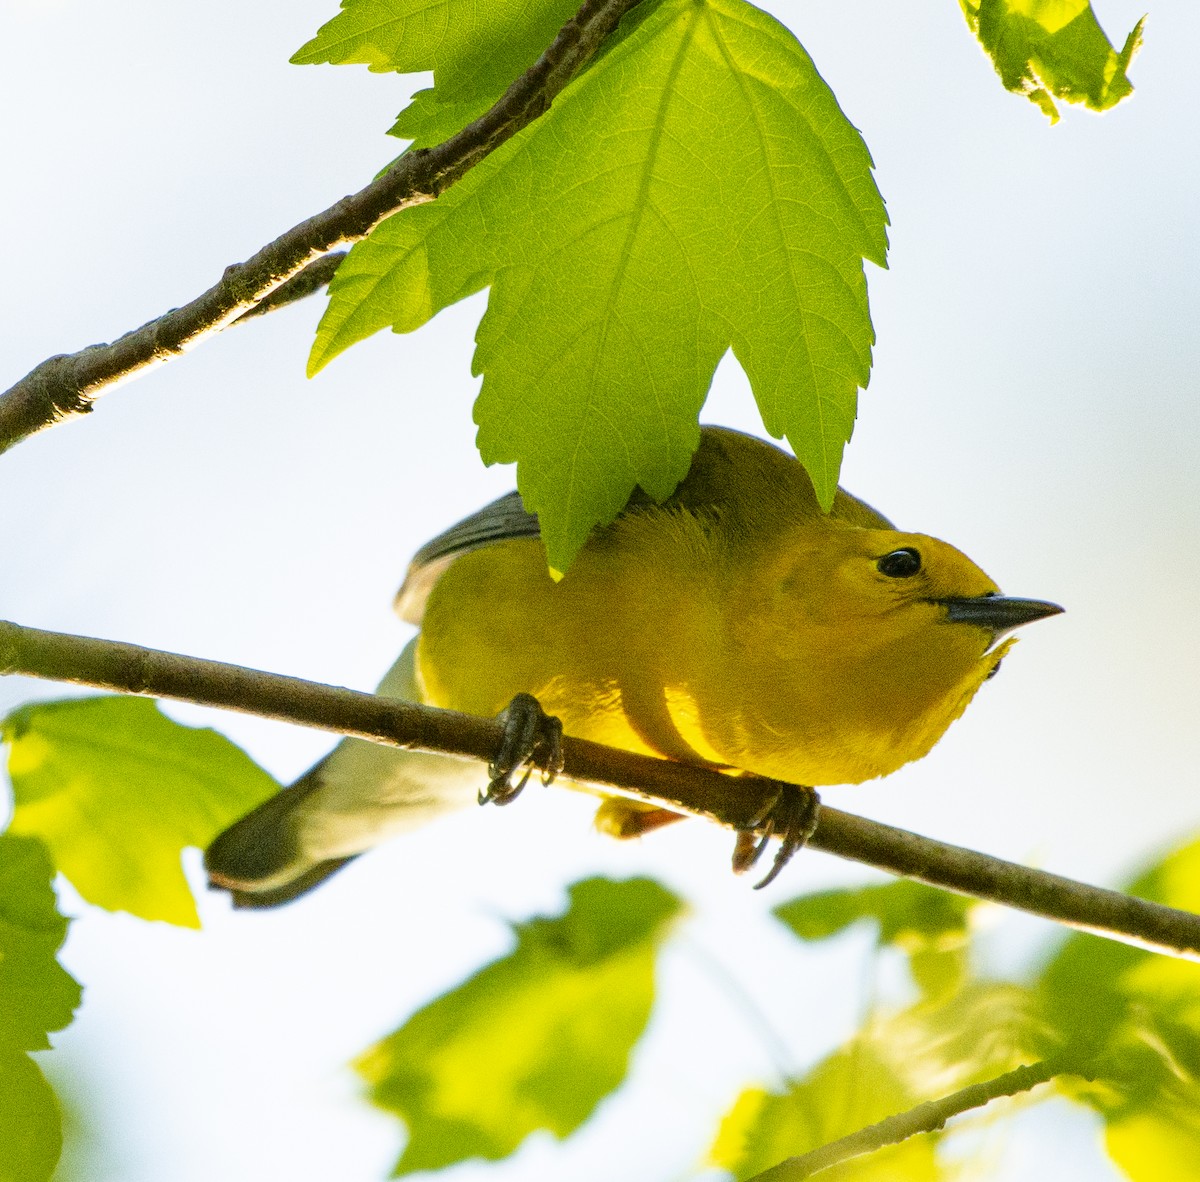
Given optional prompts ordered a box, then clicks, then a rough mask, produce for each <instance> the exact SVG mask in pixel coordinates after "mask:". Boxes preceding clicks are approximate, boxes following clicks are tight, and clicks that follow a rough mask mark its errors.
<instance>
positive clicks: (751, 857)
mask: <svg viewBox="0 0 1200 1182" xmlns="http://www.w3.org/2000/svg"><path fill="white" fill-rule="evenodd" d="M820 815H821V798H820V797H819V796H818V795H817V794H816V792H814V791H813V790H812V789H811V788H806V787H804V786H803V785H801V784H783V783H781V784H780V785H779V795H778V796H777V797H776V798H775V800H774V802H773V803H772V804H771V807H770V808H769V809H768V810H767V811H766V812H765V813H764V814H763V815H762V816H761V817H759V818H756V819H755V821H754V822H753V824H752V828H749V829H744V830H742V831H741V832H740V833H739V834H738V837H737V845H735V846H734V850H733V870H734V873H735V874H744V873H745V872H746V871H747V870H749V869H750V868H751V867H752V866H754V865H755V863H757V862H758V860H759V858H761V857H762V855H763V851H764V850H765V849H766V848H767V842H768V841H770V840H771V838H772V837H778V838H779V839H780V842H779V849H777V850H776V851H775V861H774V862H773V863H772V865H771V869H770V871H769V872H768V874H767V876H766V877H765V878H764V879H763V880H762V882H759V883H755V885H754V889H755V890H756V891H761V890H762V888H763V887H765V886H767V885H768V884H769V883H772V882H774V881H775V878H776V876H777V875H778V874H779V872H780V871H781V870H782V869H783V868H784V867H785V866H786V865H787V864H788V862H790V861H791V859H792V855H793V854H795V853H796V851H797V850H799V849H803V848H804V845H805V843H806V842H807V841H808V839H809V838H810V837H811V836H812V835H813V833H814V832H815V831H816V828H817V820H818V818H819V817H820ZM760 825H761V826H763V829H762V834H761V836H756V833H755V830H757V829H758V827H759V826H760Z"/></svg>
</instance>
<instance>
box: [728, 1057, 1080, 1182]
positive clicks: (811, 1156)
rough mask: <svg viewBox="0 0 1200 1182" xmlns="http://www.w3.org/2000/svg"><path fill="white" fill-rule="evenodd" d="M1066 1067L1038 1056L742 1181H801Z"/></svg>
mask: <svg viewBox="0 0 1200 1182" xmlns="http://www.w3.org/2000/svg"><path fill="white" fill-rule="evenodd" d="M1067 1071H1068V1069H1067V1068H1066V1067H1065V1066H1064V1065H1063V1064H1062V1063H1061V1062H1056V1061H1055V1060H1052V1059H1042V1060H1040V1061H1039V1062H1037V1063H1031V1064H1029V1065H1028V1066H1027V1067H1018V1068H1017V1069H1016V1070H1015V1071H1009V1072H1006V1073H1005V1074H1004V1075H998V1076H997V1077H996V1078H995V1079H990V1080H988V1081H987V1082H986V1083H978V1084H972V1085H971V1086H970V1087H966V1088H963V1089H962V1090H961V1091H958V1092H954V1093H953V1094H952V1095H950V1096H945V1097H943V1098H942V1099H941V1100H931V1101H930V1102H929V1103H927V1104H918V1105H917V1106H916V1108H910V1109H909V1110H908V1111H907V1112H901V1113H897V1115H895V1116H889V1117H888V1118H887V1119H886V1120H881V1121H880V1122H879V1123H878V1124H874V1125H868V1126H867V1127H866V1128H865V1129H859V1130H858V1132H856V1133H851V1134H850V1135H849V1136H848V1137H842V1138H840V1139H839V1140H837V1141H830V1142H829V1144H828V1145H821V1146H819V1147H818V1148H816V1149H813V1150H810V1151H809V1152H808V1153H802V1154H800V1156H798V1157H789V1158H788V1159H787V1160H786V1161H781V1162H780V1163H779V1164H778V1165H777V1166H772V1167H771V1168H770V1169H769V1170H764V1171H763V1172H762V1173H761V1174H755V1175H754V1177H753V1178H750V1179H748V1180H747V1182H800V1180H801V1179H802V1178H811V1177H812V1176H813V1174H816V1173H819V1172H820V1171H821V1170H827V1169H829V1168H830V1166H836V1165H838V1164H840V1163H841V1162H844V1161H848V1160H849V1159H850V1158H853V1157H861V1156H862V1155H863V1154H865V1153H873V1152H875V1150H877V1149H882V1148H884V1146H886V1145H896V1144H898V1143H899V1142H901V1141H907V1140H908V1138H909V1137H915V1136H917V1135H918V1134H919V1133H932V1132H935V1131H936V1130H938V1129H940V1128H942V1127H943V1126H944V1125H945V1123H946V1121H948V1120H949V1119H950V1118H951V1117H952V1116H958V1115H959V1114H960V1113H963V1112H968V1111H970V1110H971V1109H972V1108H982V1107H983V1106H984V1105H985V1104H989V1103H991V1101H993V1100H998V1099H999V1098H1000V1097H1001V1096H1015V1095H1017V1094H1018V1093H1019V1092H1028V1091H1029V1090H1030V1089H1031V1088H1035V1087H1037V1086H1038V1084H1043V1083H1046V1082H1047V1081H1048V1080H1050V1079H1053V1078H1054V1076H1056V1075H1062V1074H1065V1073H1066V1072H1067Z"/></svg>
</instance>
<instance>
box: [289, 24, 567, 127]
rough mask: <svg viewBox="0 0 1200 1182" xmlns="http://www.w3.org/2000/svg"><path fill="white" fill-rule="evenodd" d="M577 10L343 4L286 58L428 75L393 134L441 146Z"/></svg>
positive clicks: (519, 71)
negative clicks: (429, 81) (427, 83)
mask: <svg viewBox="0 0 1200 1182" xmlns="http://www.w3.org/2000/svg"><path fill="white" fill-rule="evenodd" d="M578 7H579V5H578V3H576V0H489V2H488V3H486V4H479V3H477V2H475V0H342V11H341V12H340V13H339V14H338V15H337V16H335V17H334V18H333V20H331V21H329V22H328V23H326V24H324V25H322V26H321V28H320V30H319V31H318V33H317V35H316V36H315V37H314V38H313V39H312V40H311V41H309V42H308V43H307V44H305V45H303V46H301V48H300V49H299V50H298V51H297V52H296V54H295V56H294V57H293V58H292V61H293V62H296V63H297V64H301V65H307V64H312V63H316V62H332V63H333V64H335V65H346V64H351V63H358V64H361V65H366V66H369V67H370V68H371V69H372V70H375V71H377V72H383V71H391V70H394V71H396V72H398V73H402V74H403V73H414V72H416V71H418V70H432V71H433V79H434V86H433V88H432V89H430V90H422V91H418V93H417V94H416V95H414V96H413V101H412V103H411V104H410V105H409V106H408V107H407V108H406V109H405V110H404V112H403V113H402V114H401V115H400V118H399V119H398V120H397V122H396V126H395V127H393V128H392V134H393V135H397V136H400V137H402V138H403V139H412V140H416V146H417V147H424V146H427V145H429V144H435V143H440V142H441V141H442V140H444V139H446V138H448V137H449V136H451V135H453V134H454V132H456V131H458V130H459V129H460V128H461V127H463V126H465V125H466V124H467V123H469V122H470V121H471V120H472V119H474V118H476V117H478V116H479V115H481V114H482V113H483V112H484V111H485V110H487V108H488V107H490V106H491V105H492V104H493V103H494V102H495V101H496V99H498V98H499V97H500V95H501V94H503V93H504V91H505V90H506V89H507V88H508V86H509V84H510V83H511V82H512V81H513V80H514V79H515V78H517V77H518V76H519V75H520V74H523V73H524V72H525V71H526V70H527V69H528V68H529V67H530V66H531V65H533V63H534V61H536V60H537V58H538V56H539V55H540V54H541V53H542V51H543V50H544V49H545V48H546V46H548V45H549V44H550V42H551V41H552V40H553V39H554V37H555V35H556V34H557V32H558V30H559V28H560V27H561V26H562V25H563V24H564V23H565V22H566V20H567V19H568V18H569V17H571V16H572V15H574V13H575V10H576V9H577V8H578Z"/></svg>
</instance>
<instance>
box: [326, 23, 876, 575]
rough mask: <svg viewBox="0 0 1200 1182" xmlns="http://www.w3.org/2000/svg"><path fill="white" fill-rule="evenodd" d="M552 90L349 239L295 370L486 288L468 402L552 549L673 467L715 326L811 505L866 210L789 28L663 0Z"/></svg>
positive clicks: (863, 363) (842, 382)
mask: <svg viewBox="0 0 1200 1182" xmlns="http://www.w3.org/2000/svg"><path fill="white" fill-rule="evenodd" d="M631 17H632V18H633V19H632V20H630V21H628V24H627V25H626V26H623V27H625V28H626V34H625V36H624V40H622V41H620V43H619V44H616V45H614V46H613V47H612V48H611V49H610V50H609V51H608V52H607V53H606V54H605V55H604V57H603V59H602V60H601V61H599V62H597V63H595V64H594V65H593V67H592V68H591V69H589V70H588V71H586V72H585V73H584V74H583V75H582V76H581V77H579V78H577V79H576V80H575V82H574V83H572V85H571V86H570V87H568V88H567V90H566V91H564V92H563V94H562V95H560V97H559V98H558V100H557V101H556V102H555V104H554V106H553V107H552V109H551V110H550V111H549V112H548V113H547V114H546V115H545V116H543V117H542V118H541V119H539V120H537V121H536V122H535V123H534V124H533V125H531V126H530V127H529V128H527V129H526V130H525V131H524V132H523V133H522V134H521V135H519V136H517V137H515V138H514V139H513V140H510V141H509V142H508V143H507V144H505V145H504V146H503V147H501V148H500V149H499V150H498V151H496V152H494V153H493V154H492V155H491V156H489V157H488V158H487V159H486V160H484V161H483V162H482V163H481V164H480V165H478V166H477V167H476V168H474V169H473V170H472V171H471V172H470V173H469V174H468V175H467V176H466V177H465V178H464V179H463V180H462V181H460V182H459V183H458V184H456V185H455V186H453V187H452V188H451V189H449V190H448V191H447V192H446V193H444V194H442V196H441V197H439V198H438V200H437V201H435V202H431V203H427V204H425V205H420V206H415V207H413V208H410V209H407V210H404V211H402V212H401V213H399V214H397V215H396V216H394V217H393V218H391V219H389V220H388V221H387V222H385V223H384V224H383V225H381V226H380V227H378V229H377V230H376V231H375V232H374V233H373V234H372V235H371V237H370V238H369V239H367V240H366V241H365V242H362V243H360V244H358V245H357V246H355V247H354V249H353V250H352V251H351V254H350V257H349V258H348V259H347V260H346V261H345V262H344V263H343V264H342V266H341V268H340V269H339V271H338V274H337V276H336V278H335V280H334V282H333V284H331V287H330V305H329V308H328V310H327V311H326V314H325V316H324V318H323V319H322V322H321V326H320V328H319V330H318V335H317V341H316V343H315V345H314V349H313V354H312V358H311V361H310V369H311V370H312V371H314V372H315V371H316V370H317V369H319V368H320V367H321V366H322V365H324V364H326V363H327V362H328V361H329V360H330V359H331V358H332V357H334V356H335V355H336V354H337V353H339V352H341V351H342V350H343V349H345V348H347V347H348V346H349V345H351V344H353V343H354V342H355V341H358V340H361V339H362V338H364V337H366V336H368V335H370V334H371V333H373V332H376V331H378V330H379V329H381V328H385V327H387V326H389V325H390V326H391V327H392V328H393V329H394V330H395V331H398V332H409V331H412V330H413V329H415V328H417V327H419V326H420V325H421V324H424V323H425V322H426V321H427V320H428V319H429V318H430V317H431V316H433V315H434V314H435V313H436V312H437V311H438V310H439V309H441V308H443V307H446V306H447V305H448V304H451V303H453V302H455V301H456V300H459V299H462V298H464V297H465V296H467V295H470V294H472V293H473V292H476V291H479V290H480V289H481V288H484V287H488V286H490V287H491V294H490V299H489V304H488V310H487V313H486V315H485V316H484V318H483V321H482V322H481V324H480V327H479V331H478V334H477V342H478V347H477V350H476V354H475V363H474V364H475V370H476V372H478V373H482V374H483V376H484V381H483V387H482V390H481V392H480V396H479V400H478V402H477V404H476V408H475V418H476V422H477V423H478V424H479V447H480V451H481V453H482V455H483V458H484V460H485V461H486V462H487V463H512V462H516V463H517V465H518V468H517V483H518V487H519V488H520V490H521V493H522V495H523V497H524V500H525V505H526V507H527V508H528V509H530V510H531V511H534V512H537V513H538V514H539V515H540V518H541V523H542V536H543V538H544V539H545V541H546V544H547V551H548V555H549V559H550V565H551V567H552V568H554V569H556V570H563V569H565V568H566V566H567V564H568V563H569V562H570V560H571V558H572V557H573V556H574V554H575V553H576V552H577V551H578V549H579V547H580V546H581V545H582V544H583V542H584V540H585V539H586V537H587V534H588V532H589V531H590V529H591V528H592V526H593V525H595V524H597V523H600V522H604V521H608V520H611V519H612V518H613V517H614V516H615V515H616V514H617V513H618V512H619V511H620V510H621V508H622V507H623V506H624V504H625V502H626V500H627V499H628V497H629V495H630V493H631V492H632V491H633V489H634V487H635V486H638V485H640V486H641V488H642V489H643V490H644V491H645V492H647V493H648V494H649V495H650V496H652V497H655V498H657V499H662V498H664V497H666V496H668V495H669V494H670V492H671V491H672V489H673V488H674V486H675V484H676V483H677V482H678V481H679V480H680V479H681V478H682V477H683V475H684V473H685V472H686V471H687V468H688V464H689V462H690V459H691V455H692V452H693V450H694V449H695V447H696V444H697V442H698V439H699V434H698V432H699V428H698V425H697V417H698V415H699V411H700V408H701V406H702V405H703V402H704V399H705V397H706V395H707V392H708V387H709V383H710V381H711V379H712V374H713V371H714V369H715V367H716V365H717V362H718V361H719V360H720V358H721V356H722V355H723V354H724V353H725V351H726V350H727V349H728V348H731V347H732V349H733V351H734V354H735V356H736V357H737V358H738V360H739V362H740V363H741V364H742V366H743V368H744V369H745V370H746V372H747V374H748V376H749V378H750V382H751V386H752V388H753V389H754V392H755V397H756V399H757V401H758V405H759V409H760V411H761V413H762V416H763V421H764V424H765V425H766V428H767V430H768V432H769V433H770V434H772V435H774V436H775V437H777V438H778V437H780V436H784V435H786V436H787V438H788V440H789V441H790V443H791V444H792V447H793V449H794V450H795V452H796V454H797V455H798V456H799V458H800V459H801V461H802V462H803V463H804V465H805V467H806V468H807V469H808V471H809V474H810V475H811V476H812V478H813V482H814V485H815V486H816V489H817V491H818V495H819V496H820V498H821V500H822V502H823V503H825V504H829V503H830V501H831V499H832V497H833V494H834V490H835V487H836V483H837V473H838V468H839V466H840V463H841V453H842V448H843V446H844V444H845V442H846V440H847V439H848V438H849V436H850V431H851V428H852V426H853V422H854V416H855V405H856V396H857V390H858V388H859V387H861V386H865V385H866V382H867V378H868V375H869V369H870V359H871V345H872V342H873V339H874V337H873V332H872V329H871V324H870V319H869V317H868V314H867V301H866V281H865V278H864V275H863V265H862V260H863V259H864V258H869V259H871V260H872V261H874V262H876V263H879V264H880V265H882V264H883V262H884V254H885V250H886V238H885V232H884V227H885V225H886V217H885V214H884V211H883V204H882V201H881V199H880V197H879V194H878V191H877V190H876V188H875V185H874V182H873V180H872V177H871V160H870V157H869V155H868V153H867V150H866V147H865V146H864V144H863V142H862V139H861V137H860V136H859V134H858V132H857V131H856V130H855V129H854V127H853V126H852V125H851V124H850V123H849V121H848V120H847V119H846V117H845V116H844V115H843V114H842V112H841V110H840V109H839V108H838V105H837V102H836V100H835V99H834V97H833V95H832V93H831V92H830V91H829V88H828V87H827V86H826V85H825V83H824V81H823V80H822V79H821V77H820V76H819V75H818V74H817V72H816V69H815V68H814V66H813V64H812V61H811V60H810V59H809V57H808V55H807V54H806V53H805V51H804V49H803V48H802V47H801V46H800V44H799V42H797V41H796V39H795V38H794V37H793V36H792V34H791V33H790V32H789V31H788V30H787V29H785V28H784V27H783V26H782V25H780V24H778V23H777V22H776V21H774V20H773V19H772V18H771V17H769V16H767V15H766V14H765V13H763V12H761V11H760V10H758V9H756V8H754V7H752V6H750V5H748V4H746V3H744V0H701V2H696V0H662V2H661V3H660V4H658V5H657V6H654V7H649V8H647V9H646V10H645V11H644V12H643V11H640V10H635V12H634V13H632V14H631Z"/></svg>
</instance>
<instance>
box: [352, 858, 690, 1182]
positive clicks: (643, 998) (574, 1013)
mask: <svg viewBox="0 0 1200 1182" xmlns="http://www.w3.org/2000/svg"><path fill="white" fill-rule="evenodd" d="M570 899H571V902H570V907H569V909H568V910H567V912H566V913H565V914H564V915H562V916H560V917H559V918H556V919H545V918H541V919H533V920H530V921H529V922H528V923H524V924H520V925H518V926H517V927H516V929H515V931H516V937H517V946H516V948H515V950H514V951H513V952H512V953H511V954H510V955H509V956H506V957H504V958H503V959H502V960H498V961H495V962H494V963H493V964H490V965H488V966H487V967H486V968H484V969H481V970H480V971H479V972H478V973H476V974H475V976H473V977H471V978H470V980H468V981H466V982H465V983H464V984H462V985H460V986H459V987H458V988H457V989H454V990H452V991H451V992H449V993H447V994H445V995H444V996H442V997H440V998H438V999H437V1000H436V1001H434V1002H432V1003H430V1004H429V1005H428V1006H426V1007H425V1008H424V1009H422V1010H419V1011H418V1012H417V1013H416V1014H414V1015H413V1016H412V1017H411V1018H410V1019H409V1020H408V1021H407V1022H406V1023H405V1024H404V1026H402V1027H401V1028H400V1029H399V1030H397V1031H396V1032H395V1033H394V1034H391V1035H389V1036H388V1037H387V1038H385V1039H383V1041H381V1042H379V1043H378V1044H376V1045H375V1046H374V1047H372V1048H371V1049H370V1050H368V1051H367V1052H366V1053H365V1054H363V1055H362V1057H361V1058H360V1059H359V1060H358V1062H357V1063H356V1067H357V1068H358V1070H359V1072H360V1073H361V1074H362V1075H363V1077H364V1078H365V1079H366V1080H367V1081H368V1083H369V1084H370V1085H371V1098H372V1100H373V1101H374V1102H375V1103H376V1104H378V1105H379V1106H380V1107H382V1108H386V1109H388V1110H389V1111H391V1112H394V1113H396V1114H397V1115H398V1116H400V1117H401V1118H403V1120H404V1122H405V1124H406V1125H407V1126H408V1143H407V1145H406V1146H405V1148H404V1153H403V1155H402V1156H401V1158H400V1161H399V1162H398V1163H397V1166H396V1173H397V1174H398V1175H399V1174H409V1173H413V1172H415V1171H417V1170H436V1169H440V1168H442V1167H443V1166H447V1165H451V1164H453V1163H454V1162H459V1161H464V1160H466V1159H468V1158H474V1157H481V1158H487V1159H489V1160H492V1161H495V1160H499V1159H500V1158H504V1157H507V1156H508V1155H509V1154H511V1153H512V1152H513V1151H514V1150H515V1149H516V1148H517V1146H519V1145H520V1144H521V1142H522V1141H523V1140H524V1139H525V1138H526V1137H527V1136H528V1135H529V1134H530V1133H532V1132H534V1131H535V1130H537V1129H546V1130H548V1131H549V1132H551V1133H552V1134H554V1136H556V1137H559V1138H562V1137H566V1136H567V1135H568V1134H569V1133H571V1132H573V1131H574V1130H575V1129H577V1128H578V1127H579V1126H580V1125H581V1124H582V1123H583V1122H584V1121H585V1120H587V1118H588V1117H589V1116H590V1115H591V1114H592V1112H593V1111H594V1110H595V1107H596V1105H597V1104H599V1102H600V1101H601V1100H602V1099H603V1098H604V1097H605V1096H607V1095H608V1094H609V1093H610V1092H612V1091H613V1089H614V1088H616V1087H617V1086H618V1085H619V1084H620V1083H621V1081H622V1080H623V1079H624V1078H625V1073H626V1071H627V1069H628V1066H629V1056H630V1052H631V1051H632V1050H633V1047H634V1045H635V1044H636V1042H637V1040H638V1039H639V1038H640V1037H641V1034H642V1031H643V1030H644V1029H645V1026H646V1022H647V1020H648V1018H649V1016H650V1008H651V1005H652V1003H653V1000H654V967H655V958H656V954H657V950H658V945H659V942H660V941H661V939H662V937H663V935H664V933H665V931H666V929H667V927H668V921H669V920H670V919H671V918H672V917H673V916H675V915H676V914H677V913H678V911H679V908H680V902H679V900H678V899H677V898H676V897H675V896H674V895H672V894H671V893H670V892H669V891H667V890H666V889H665V888H664V887H662V886H660V885H659V884H658V883H656V882H652V881H650V880H649V879H644V878H637V879H631V880H629V881H627V882H611V881H609V880H608V879H603V878H591V879H587V880H585V881H583V882H578V883H576V884H575V885H574V886H572V887H571V888H570Z"/></svg>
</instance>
